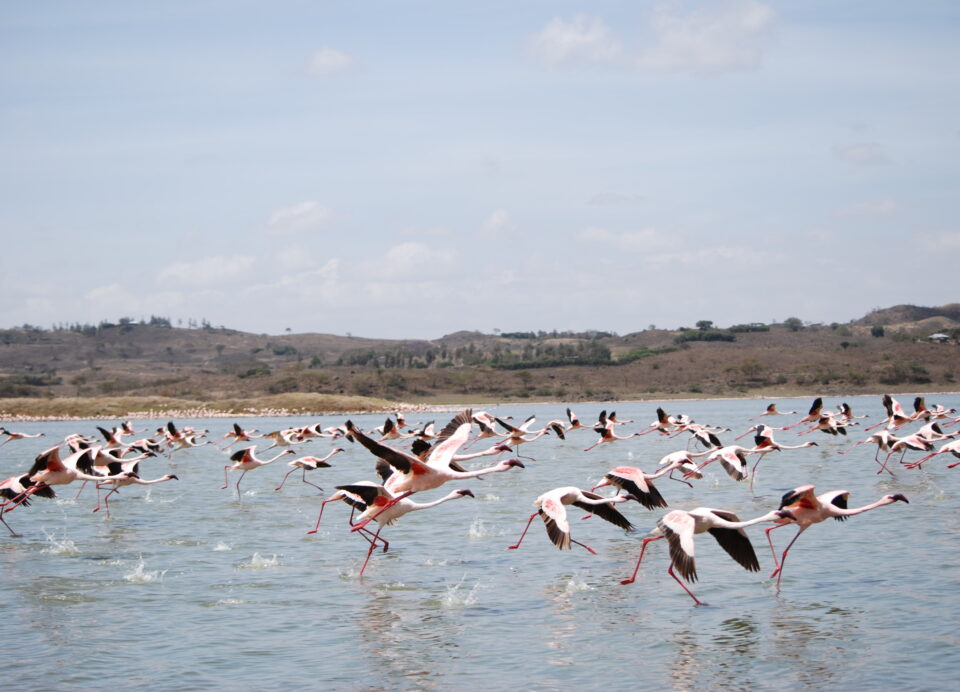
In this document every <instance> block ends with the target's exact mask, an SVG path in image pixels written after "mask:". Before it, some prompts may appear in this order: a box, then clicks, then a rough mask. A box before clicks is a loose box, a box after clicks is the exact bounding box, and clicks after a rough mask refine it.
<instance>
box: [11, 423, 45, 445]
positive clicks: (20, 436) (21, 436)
mask: <svg viewBox="0 0 960 692" xmlns="http://www.w3.org/2000/svg"><path fill="white" fill-rule="evenodd" d="M0 435H6V436H7V439H5V440H4V441H3V442H0V447H3V445H5V444H7V443H8V442H13V441H14V440H25V439H32V438H35V437H43V433H42V432H39V433H25V432H13V431H12V430H7V429H6V428H3V427H0Z"/></svg>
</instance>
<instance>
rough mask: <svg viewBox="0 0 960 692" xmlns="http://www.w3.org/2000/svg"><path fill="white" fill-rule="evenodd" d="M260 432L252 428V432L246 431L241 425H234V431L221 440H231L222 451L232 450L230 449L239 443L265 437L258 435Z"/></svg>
mask: <svg viewBox="0 0 960 692" xmlns="http://www.w3.org/2000/svg"><path fill="white" fill-rule="evenodd" d="M258 432H259V431H258V430H257V429H255V428H251V429H250V430H244V429H243V428H241V427H240V424H239V423H234V424H233V430H230V431H228V432H227V433H226V434H225V435H224V436H223V437H221V438H220V439H221V440H230V441H229V442H228V443H227V444H225V445H224V446H222V447H221V448H220V449H230V447H232V446H233V445H235V444H237V443H238V442H250V441H252V440H256V439H259V438H261V437H263V435H257V433H258Z"/></svg>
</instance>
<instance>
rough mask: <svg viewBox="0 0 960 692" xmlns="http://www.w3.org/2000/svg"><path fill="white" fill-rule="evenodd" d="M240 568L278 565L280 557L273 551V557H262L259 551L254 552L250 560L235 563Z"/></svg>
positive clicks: (261, 567)
mask: <svg viewBox="0 0 960 692" xmlns="http://www.w3.org/2000/svg"><path fill="white" fill-rule="evenodd" d="M237 566H238V567H239V568H240V569H270V568H272V567H279V566H280V558H278V557H277V554H276V553H274V554H273V557H264V556H263V555H261V554H260V553H254V554H253V557H252V558H250V562H243V563H241V564H239V565H237Z"/></svg>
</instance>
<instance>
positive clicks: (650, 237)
mask: <svg viewBox="0 0 960 692" xmlns="http://www.w3.org/2000/svg"><path fill="white" fill-rule="evenodd" d="M579 238H580V240H581V241H583V242H585V243H590V244H594V245H600V246H606V247H612V248H614V249H615V250H619V251H622V252H649V251H650V250H651V249H653V248H662V247H667V246H668V245H669V242H668V241H667V239H666V238H664V237H663V236H662V235H661V234H660V233H659V232H658V231H657V230H656V229H654V228H644V229H642V230H639V231H624V232H623V233H615V232H613V231H608V230H606V229H604V228H596V227H590V228H585V229H584V230H582V231H581V232H580V235H579Z"/></svg>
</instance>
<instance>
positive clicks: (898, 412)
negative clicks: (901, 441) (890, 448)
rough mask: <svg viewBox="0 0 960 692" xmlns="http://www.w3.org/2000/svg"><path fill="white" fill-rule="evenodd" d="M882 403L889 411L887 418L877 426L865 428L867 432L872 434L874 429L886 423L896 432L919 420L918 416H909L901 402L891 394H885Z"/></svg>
mask: <svg viewBox="0 0 960 692" xmlns="http://www.w3.org/2000/svg"><path fill="white" fill-rule="evenodd" d="M882 401H883V407H884V408H885V409H886V410H887V417H886V418H884V419H883V420H881V421H880V422H879V423H877V424H876V425H871V426H870V427H869V428H864V430H865V431H866V432H870V431H871V430H873V429H874V428H879V427H880V426H881V425H883V424H884V423H886V424H887V428H889V429H891V430H896V429H897V428H902V427H903V426H904V425H906V424H907V423H912V422H913V421H915V420H916V419H917V415H916V414H913V415H911V414H908V413H907V412H906V411H905V410H904V409H903V406H901V405H900V402H899V401H897V400H896V399H894V398H893V397H892V396H890V395H889V394H884V395H883V399H882Z"/></svg>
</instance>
